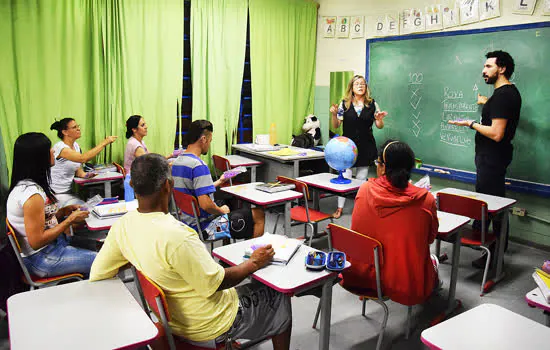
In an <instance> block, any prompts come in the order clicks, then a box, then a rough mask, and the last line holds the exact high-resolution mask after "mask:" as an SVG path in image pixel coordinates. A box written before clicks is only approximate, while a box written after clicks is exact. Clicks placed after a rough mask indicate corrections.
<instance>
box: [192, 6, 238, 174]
mask: <svg viewBox="0 0 550 350" xmlns="http://www.w3.org/2000/svg"><path fill="white" fill-rule="evenodd" d="M247 11H248V0H200V1H192V2H191V77H192V84H193V110H192V113H193V120H198V119H206V120H209V121H210V122H212V124H213V126H214V134H213V139H212V144H211V146H210V151H209V154H208V159H207V160H206V161H207V163H209V164H210V163H211V156H212V155H213V154H217V155H221V156H224V155H226V154H228V152H229V153H230V151H231V144H232V143H234V141H235V140H236V135H237V126H238V122H239V110H240V99H241V89H242V81H243V73H244V58H245V50H246V21H247Z"/></svg>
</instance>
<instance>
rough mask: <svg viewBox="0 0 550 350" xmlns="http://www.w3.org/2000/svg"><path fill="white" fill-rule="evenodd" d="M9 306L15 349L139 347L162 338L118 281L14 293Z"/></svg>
mask: <svg viewBox="0 0 550 350" xmlns="http://www.w3.org/2000/svg"><path fill="white" fill-rule="evenodd" d="M8 308H9V314H8V315H9V316H8V317H9V332H10V346H11V349H12V350H18V349H25V350H26V349H71V350H72V349H94V350H95V349H118V348H128V347H138V346H141V345H145V344H147V343H149V342H150V341H151V340H153V339H154V338H155V337H156V336H157V334H158V330H157V328H156V327H155V325H154V324H153V322H152V321H151V320H150V319H149V317H147V315H146V314H145V312H144V311H143V309H142V308H141V307H140V306H139V304H138V302H137V301H136V300H135V299H134V297H133V296H132V294H130V292H129V291H128V289H127V288H126V286H125V285H124V283H122V281H121V280H119V279H109V280H103V281H98V282H90V281H87V280H86V281H79V282H73V283H67V284H62V285H58V286H55V287H50V288H44V289H37V290H33V291H29V292H24V293H19V294H15V295H13V296H11V297H10V298H9V299H8Z"/></svg>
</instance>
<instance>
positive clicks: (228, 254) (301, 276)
mask: <svg viewBox="0 0 550 350" xmlns="http://www.w3.org/2000/svg"><path fill="white" fill-rule="evenodd" d="M252 243H253V242H252V240H248V241H242V242H238V243H234V244H230V245H226V246H223V247H219V248H216V249H214V250H213V252H212V255H214V256H215V257H216V258H218V259H220V260H222V261H224V262H226V263H228V264H230V265H233V266H234V265H239V264H240V263H242V262H243V261H244V258H243V255H244V251H245V249H246V248H247V247H249V246H250V245H251V244H252ZM310 251H315V249H313V248H311V247H308V246H306V245H302V246H300V248H299V249H298V251H297V252H296V253H295V254H294V256H293V257H292V259H291V260H290V261H289V262H288V264H287V265H286V266H281V265H268V266H266V267H264V268H262V269H260V270H258V271H256V272H255V273H254V274H252V277H253V278H254V279H256V280H258V281H260V282H262V283H263V284H265V285H266V286H268V287H270V288H272V289H274V290H276V291H279V292H281V293H284V294H287V295H289V296H292V295H296V294H297V293H299V292H303V291H305V290H308V289H311V288H315V287H317V286H320V285H323V294H322V297H321V328H320V336H319V349H321V350H328V348H329V339H330V317H331V309H332V286H333V282H334V280H335V279H336V278H337V277H338V272H330V271H328V270H322V271H310V270H307V269H306V267H305V259H306V256H307V254H308V253H309V252H310ZM349 266H351V264H350V263H349V262H346V268H348V267H349ZM312 316H313V315H312Z"/></svg>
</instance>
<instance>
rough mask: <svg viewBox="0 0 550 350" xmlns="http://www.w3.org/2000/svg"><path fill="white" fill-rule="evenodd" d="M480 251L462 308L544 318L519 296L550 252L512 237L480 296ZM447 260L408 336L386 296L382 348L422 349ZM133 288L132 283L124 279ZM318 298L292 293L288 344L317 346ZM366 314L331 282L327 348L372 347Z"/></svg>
mask: <svg viewBox="0 0 550 350" xmlns="http://www.w3.org/2000/svg"><path fill="white" fill-rule="evenodd" d="M352 204H353V203H352V201H347V203H346V208H345V211H344V213H345V215H344V216H343V217H342V218H341V219H339V220H337V221H336V222H337V223H339V224H342V225H344V226H348V227H349V225H350V220H351V218H350V213H351V210H352V207H351V206H352ZM335 205H336V198H329V199H325V200H323V202H322V208H321V209H324V210H326V211H331V210H333V208H334V206H335ZM272 227H273V221H272V220H271V217H270V216H269V215H268V223H267V225H266V230H267V231H270V230H271V229H272ZM301 234H303V229H301V227H300V228H296V231H295V233H294V234H293V236H299V235H301ZM316 245H317V246H319V247H325V246H326V242H323V240H319V241H317V242H316ZM442 251H446V252H447V253H448V254H449V255H450V253H451V245H450V244H447V243H442ZM478 256H479V253H478V252H476V251H474V250H472V249H468V248H463V249H462V250H461V259H460V260H461V261H460V270H459V277H458V284H457V292H456V295H457V298H459V299H460V300H461V301H462V304H463V309H462V310H467V309H470V308H473V307H475V306H477V305H479V304H482V303H494V304H498V305H500V306H503V307H505V308H507V309H509V310H511V311H514V312H516V313H518V314H521V315H523V316H526V317H528V318H530V319H533V320H535V321H536V322H539V323H542V324H544V316H543V314H542V312H541V311H540V310H538V309H532V308H530V307H528V306H527V304H526V303H525V301H524V295H525V293H527V292H528V291H530V290H532V289H533V288H535V284H534V282H533V280H532V278H531V272H532V269H533V266H539V265H541V263H542V262H543V261H544V260H545V259H548V258H549V257H550V253H549V252H545V251H541V250H537V249H533V248H529V247H526V246H523V245H519V244H514V243H511V244H510V247H509V250H508V252H507V255H506V258H505V271H506V273H507V276H506V278H505V279H504V280H503V281H502V282H500V283H499V284H497V286H496V288H495V289H494V290H493V291H492V292H490V293H489V294H486V295H485V296H483V297H480V296H479V286H480V283H481V277H482V271H481V270H476V269H474V268H472V267H471V265H470V262H471V261H472V260H473V259H475V258H476V257H478ZM450 271H451V266H450V265H449V264H448V263H443V264H441V267H440V274H441V277H442V279H443V281H444V286H443V290H442V291H441V292H440V294H439V295H434V296H433V297H432V298H431V299H430V300H429V301H428V302H427V303H426V305H423V306H418V307H415V308H414V311H413V322H412V324H413V326H414V329H413V330H412V332H411V336H410V338H409V339H408V340H405V339H404V335H405V324H406V315H407V308H406V307H405V306H402V305H399V304H396V303H393V302H389V304H388V306H389V309H390V317H389V320H388V326H387V329H386V333H385V336H384V346H385V348H386V349H398V350H399V349H407V350H414V349H424V348H425V347H424V346H423V344H422V342H421V341H420V333H421V332H422V330H424V329H425V328H427V325H428V323H429V320H430V319H431V318H432V317H433V316H435V315H437V314H438V313H439V312H440V311H441V310H443V309H444V306H445V302H446V293H447V291H448V286H449V276H450ZM129 287H130V289H131V290H133V289H134V288H133V286H132V285H129ZM317 302H318V299H317V298H315V297H312V296H305V297H301V298H293V299H292V308H293V328H292V346H291V348H292V349H300V350H316V349H318V339H319V332H318V330H315V329H312V327H311V324H312V322H313V317H314V314H315V310H316V307H317ZM367 314H368V319H365V318H363V317H362V316H361V302H360V301H359V299H358V298H357V297H355V296H353V295H352V294H350V293H348V292H346V291H345V290H343V289H342V288H341V287H339V286H335V287H334V292H333V306H332V322H331V335H330V348H331V349H357V350H359V349H374V348H375V346H376V340H377V335H378V327H379V320H381V318H382V315H383V313H382V310H381V308H380V307H379V306H377V305H376V304H375V303H372V302H370V303H368V304H367ZM7 337H8V331H7V324H6V322H5V321H0V350H5V349H9V342H8V339H7ZM271 348H272V346H271V344H270V343H269V342H266V343H263V344H261V345H259V346H257V347H256V349H271Z"/></svg>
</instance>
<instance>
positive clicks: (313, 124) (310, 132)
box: [291, 114, 321, 148]
mask: <svg viewBox="0 0 550 350" xmlns="http://www.w3.org/2000/svg"><path fill="white" fill-rule="evenodd" d="M302 130H303V131H304V133H303V134H301V135H297V136H294V135H292V143H291V144H292V146H296V147H302V148H311V147H314V146H317V145H318V144H319V141H321V123H320V122H319V118H317V117H316V116H315V115H313V114H310V115H308V116H307V117H305V119H304V125H302Z"/></svg>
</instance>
